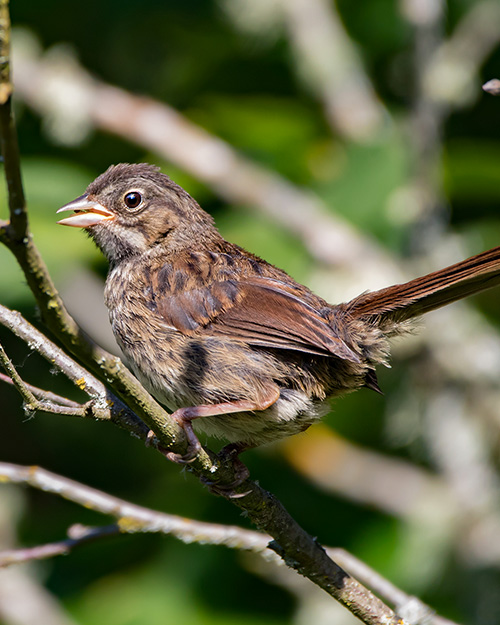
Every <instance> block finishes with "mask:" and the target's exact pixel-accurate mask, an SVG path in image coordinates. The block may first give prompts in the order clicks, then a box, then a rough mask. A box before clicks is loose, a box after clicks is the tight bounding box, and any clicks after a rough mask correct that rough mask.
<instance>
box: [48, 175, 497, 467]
mask: <svg viewBox="0 0 500 625" xmlns="http://www.w3.org/2000/svg"><path fill="white" fill-rule="evenodd" d="M61 211H74V215H72V216H70V217H67V218H65V219H62V220H61V221H59V223H60V224H63V225H67V226H77V227H81V228H84V229H85V230H86V231H87V232H88V233H89V235H90V236H91V237H92V239H93V240H94V241H95V243H96V244H97V245H98V246H99V247H100V249H101V250H102V251H103V253H104V254H105V255H106V256H107V258H108V260H109V264H110V267H109V273H108V277H107V280H106V288H105V301H106V305H107V307H108V309H109V314H110V319H111V324H112V328H113V332H114V334H115V337H116V339H117V341H118V344H119V345H120V347H121V349H122V350H123V353H124V354H125V356H126V358H127V360H128V362H129V363H130V366H131V367H132V369H133V370H134V372H135V374H136V375H137V376H138V378H139V379H140V380H141V382H142V383H143V384H144V385H145V386H146V387H147V388H148V389H149V390H150V392H151V393H152V394H153V395H154V396H155V397H156V398H157V399H158V400H159V401H160V402H162V403H163V404H165V405H166V406H167V407H168V408H169V409H171V410H174V411H175V412H174V414H173V417H174V418H175V419H176V420H177V421H178V423H179V424H180V425H181V426H182V427H183V428H184V431H185V432H186V436H187V438H188V441H189V445H190V449H189V452H188V454H186V456H185V457H184V460H187V459H189V458H190V457H192V456H193V455H194V454H195V453H196V452H197V450H198V449H199V445H200V444H199V442H198V438H197V436H196V434H195V433H194V431H193V428H192V421H193V420H194V419H197V421H196V424H197V428H198V427H199V429H200V430H202V431H205V432H207V433H208V434H211V435H215V436H218V437H221V438H224V439H226V440H227V441H230V442H234V443H236V449H237V451H238V452H239V451H241V450H242V449H244V448H246V447H249V446H255V445H259V444H262V443H266V442H269V441H274V440H276V439H279V438H282V437H285V436H288V435H291V434H294V433H296V432H300V431H302V430H305V429H306V428H307V427H309V426H310V425H311V424H312V423H314V422H315V421H317V420H318V419H319V418H320V417H321V416H323V415H324V414H325V413H326V412H327V411H328V409H329V404H328V401H327V400H328V399H329V398H330V397H333V396H337V395H342V394H344V393H347V392H350V391H354V390H356V389H358V388H360V387H363V386H364V387H368V388H371V389H374V390H378V384H377V378H376V375H375V367H376V366H377V365H379V364H382V363H385V362H386V361H387V358H388V353H389V346H388V340H387V339H388V337H390V336H392V335H395V334H398V333H401V332H404V331H406V329H407V326H408V324H407V322H408V320H410V319H412V318H413V317H416V316H419V315H422V314H423V313H426V312H428V311H430V310H434V309H436V308H438V307H440V306H443V305H445V304H449V303H450V302H453V301H455V300H458V299H460V298H463V297H466V296H468V295H471V294H473V293H477V292H479V291H482V290H484V289H487V288H489V287H492V286H494V285H496V284H498V283H499V282H500V248H495V249H492V250H490V251H488V252H484V253H482V254H479V255H477V256H474V257H472V258H469V259H468V260H465V261H463V262H460V263H458V264H456V265H453V266H451V267H448V268H446V269H442V270H441V271H437V272H435V273H431V274H429V275H426V276H423V277H421V278H417V279H415V280H411V281H410V282H407V283H406V284H397V285H394V286H391V287H388V288H386V289H382V290H380V291H376V292H373V293H365V294H363V295H360V296H359V297H357V298H355V299H353V300H352V301H350V302H347V303H345V304H338V305H332V304H328V303H327V302H326V301H324V300H323V299H321V298H320V297H318V296H317V295H315V294H314V293H312V292H311V291H310V290H309V289H308V288H307V287H305V286H302V285H301V284H299V283H297V282H296V281H295V280H293V279H292V278H291V277H290V276H289V275H287V274H286V273H285V272H284V271H282V270H281V269H278V268H277V267H274V266H273V265H271V264H269V263H267V262H266V261H264V260H262V259H261V258H258V257H257V256H254V255H253V254H251V253H249V252H247V251H245V250H244V249H242V248H241V247H238V246H237V245H234V244H233V243H229V242H228V241H226V240H224V239H223V238H222V236H221V235H220V234H219V232H218V231H217V229H216V228H215V226H214V223H213V219H212V217H211V216H210V215H208V214H207V213H206V212H205V211H203V210H202V209H201V208H200V207H199V205H198V204H197V203H196V202H195V200H193V198H191V197H190V196H189V195H188V194H187V193H186V192H185V191H184V190H183V189H182V188H181V187H179V186H178V185H177V184H175V183H174V182H172V180H170V178H168V177H167V176H166V175H165V174H163V173H160V171H159V170H158V169H157V168H155V167H152V166H151V165H147V164H135V165H129V164H120V165H116V166H113V167H110V168H109V169H108V170H107V171H106V172H105V173H103V174H102V175H101V176H99V177H98V178H97V179H96V180H94V182H92V183H91V184H90V185H89V187H88V188H87V191H86V193H85V194H84V195H82V196H81V197H79V198H77V199H76V200H74V201H73V202H70V203H69V204H66V205H65V206H63V207H62V208H61V209H59V211H58V212H61Z"/></svg>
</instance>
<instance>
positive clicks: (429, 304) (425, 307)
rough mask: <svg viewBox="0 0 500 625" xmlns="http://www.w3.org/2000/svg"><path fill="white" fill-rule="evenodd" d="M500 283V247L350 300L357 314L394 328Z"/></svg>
mask: <svg viewBox="0 0 500 625" xmlns="http://www.w3.org/2000/svg"><path fill="white" fill-rule="evenodd" d="M498 284H500V247H495V248H493V249H491V250H488V251H487V252H483V253H482V254H478V255H477V256H472V257H471V258H468V259H467V260H463V261H462V262H460V263H457V264H456V265H451V267H446V268H445V269H441V270H440V271H435V272H433V273H429V274H427V275H426V276H422V277H421V278H416V279H415V280H410V281H409V282H406V283H405V284H395V285H394V286H390V287H387V288H385V289H381V290H380V291H374V292H372V293H364V294H363V295H360V296H359V297H357V298H356V299H354V300H352V301H351V302H349V304H348V305H347V306H348V309H349V313H350V314H351V315H352V316H353V317H354V318H359V319H365V320H370V321H372V320H373V321H375V322H376V325H378V326H379V327H381V329H383V328H384V326H385V325H387V326H388V328H390V326H391V325H392V324H396V325H397V324H399V323H400V322H404V321H406V320H409V319H412V318H413V317H418V316H420V315H423V314H424V313H427V312H430V311H431V310H435V309H436V308H440V307H441V306H445V305H446V304H451V303H452V302H455V301H457V300H459V299H462V298H464V297H468V296H469V295H473V294H474V293H479V292H480V291H484V290H486V289H489V288H491V287H494V286H496V285H498Z"/></svg>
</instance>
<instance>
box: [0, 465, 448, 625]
mask: <svg viewBox="0 0 500 625" xmlns="http://www.w3.org/2000/svg"><path fill="white" fill-rule="evenodd" d="M0 480H2V481H7V482H11V483H16V484H20V483H22V484H29V485H30V486H32V487H33V488H38V489H40V490H43V491H45V492H50V493H53V494H55V495H58V496H61V497H64V498H65V499H68V500H70V501H73V502H74V503H77V504H79V505H82V506H84V507H85V508H90V509H92V510H95V511H97V512H101V513H102V514H107V515H110V516H112V517H114V518H115V519H116V520H117V522H116V524H112V525H107V526H103V527H98V528H87V527H82V526H80V525H76V526H73V527H72V528H70V530H69V532H68V535H69V538H68V539H66V540H62V541H58V542H55V543H50V544H46V545H40V546H37V547H33V548H26V549H17V550H16V549H14V550H8V551H4V552H0V567H2V566H9V565H10V564H14V563H18V562H24V561H27V560H33V559H44V558H49V557H53V556H56V555H65V554H67V553H68V552H69V551H70V550H72V549H73V548H75V547H78V546H80V545H82V544H85V543H87V542H89V541H92V540H96V539H100V538H106V537H108V536H110V535H114V534H119V533H137V532H140V533H161V534H165V535H170V536H174V537H176V538H177V539H179V540H181V541H183V542H184V543H192V542H196V543H200V544H210V545H219V546H220V545H223V546H225V547H228V548H230V549H238V550H242V551H250V552H253V553H255V554H258V555H260V556H261V557H263V558H264V559H265V560H266V561H269V562H272V563H273V564H275V565H282V564H283V561H282V560H281V558H279V557H278V556H277V554H276V553H275V552H274V551H272V550H271V549H270V548H269V547H270V545H269V543H270V541H271V536H269V535H267V534H263V533H260V532H255V531H252V530H246V529H243V528H240V527H237V526H234V525H221V524H215V523H205V522H202V521H195V520H193V519H186V518H184V517H179V516H176V515H172V514H167V513H164V512H158V511H156V510H151V509H149V508H144V507H142V506H138V505H135V504H132V503H130V502H128V501H125V500H123V499H119V498H118V497H113V496H112V495H109V494H108V493H105V492H103V491H100V490H97V489H95V488H91V487H89V486H86V485H85V484H81V483H80V482H76V481H75V480H70V479H68V478H66V477H63V476H61V475H57V474H55V473H52V472H50V471H46V470H45V469H42V468H40V467H26V466H21V465H15V464H11V463H6V462H0ZM327 553H328V554H329V555H330V556H331V557H332V558H334V559H335V560H336V561H338V562H340V563H341V565H342V566H343V567H344V568H345V569H346V570H347V571H350V572H352V573H353V574H355V575H356V577H358V578H359V579H361V580H363V582H364V583H365V584H366V585H367V586H369V587H370V588H372V589H373V590H375V591H376V592H377V593H378V594H379V595H380V596H381V597H383V598H384V599H385V600H386V601H389V602H390V603H392V604H393V605H396V606H398V607H400V608H403V607H404V606H406V611H409V610H410V609H411V610H413V614H417V612H418V614H419V615H420V616H419V618H420V621H422V622H423V616H425V617H426V619H427V620H426V621H425V622H426V623H428V624H429V625H431V624H434V625H445V619H442V618H441V617H439V616H437V615H435V614H434V613H433V612H432V610H431V608H429V606H427V605H425V604H424V603H423V602H421V601H420V600H419V599H417V598H416V597H412V596H410V595H408V594H407V593H405V592H403V591H402V590H400V589H399V588H397V587H396V586H394V585H393V584H392V583H391V582H389V581H388V580H387V579H385V578H384V577H382V576H381V575H380V574H378V573H377V572H376V571H374V570H373V569H372V568H371V567H369V566H367V565H366V564H365V563H364V562H362V561H361V560H359V559H358V558H356V557H354V556H353V555H351V554H350V553H348V552H347V551H345V550H344V549H338V548H328V549H327ZM420 621H418V620H417V619H414V620H412V621H411V622H420ZM446 623H449V625H453V624H452V623H451V621H446Z"/></svg>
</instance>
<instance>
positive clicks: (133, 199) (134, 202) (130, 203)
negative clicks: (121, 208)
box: [123, 191, 142, 208]
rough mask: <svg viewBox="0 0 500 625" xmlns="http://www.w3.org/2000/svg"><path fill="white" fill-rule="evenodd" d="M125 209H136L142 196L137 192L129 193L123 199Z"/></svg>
mask: <svg viewBox="0 0 500 625" xmlns="http://www.w3.org/2000/svg"><path fill="white" fill-rule="evenodd" d="M123 201H124V202H125V206H127V208H137V207H138V206H139V204H140V203H141V202H142V195H141V194H140V193H139V192H138V191H129V193H127V194H126V195H125V197H124V198H123Z"/></svg>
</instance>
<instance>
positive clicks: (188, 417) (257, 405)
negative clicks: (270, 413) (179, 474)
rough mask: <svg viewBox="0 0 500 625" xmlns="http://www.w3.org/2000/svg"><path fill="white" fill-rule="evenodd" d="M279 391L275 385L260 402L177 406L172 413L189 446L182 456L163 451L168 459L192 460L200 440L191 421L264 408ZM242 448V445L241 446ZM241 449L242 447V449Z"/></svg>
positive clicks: (199, 447)
mask: <svg viewBox="0 0 500 625" xmlns="http://www.w3.org/2000/svg"><path fill="white" fill-rule="evenodd" d="M279 396H280V393H279V389H278V388H277V387H274V388H273V389H272V391H271V392H270V393H269V395H268V396H267V397H265V398H264V399H263V400H262V401H261V402H254V401H250V400H246V399H240V400H238V401H234V402H226V403H222V404H204V405H201V406H187V407H185V408H179V409H178V410H176V411H175V412H174V413H173V414H172V419H175V421H177V423H178V424H179V425H180V426H181V428H182V429H183V430H184V432H185V434H186V438H187V440H188V443H189V446H188V451H187V453H186V454H184V455H183V456H181V455H179V454H175V453H173V452H171V451H168V452H166V453H165V455H166V456H167V458H168V459H169V460H173V461H174V462H179V463H181V464H182V463H186V462H190V461H191V460H193V458H194V457H195V456H196V454H197V453H198V452H199V451H200V449H201V444H200V441H199V440H198V437H197V436H196V434H195V432H194V430H193V424H192V422H193V421H194V419H199V418H200V417H214V416H216V415H224V414H231V413H234V412H248V411H252V410H265V409H266V408H269V406H272V405H273V404H274V402H275V401H276V400H277V399H278V398H279ZM243 448H244V447H243ZM242 450H243V449H242Z"/></svg>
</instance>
